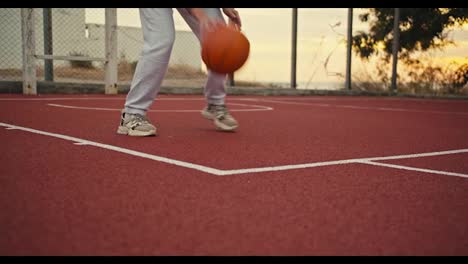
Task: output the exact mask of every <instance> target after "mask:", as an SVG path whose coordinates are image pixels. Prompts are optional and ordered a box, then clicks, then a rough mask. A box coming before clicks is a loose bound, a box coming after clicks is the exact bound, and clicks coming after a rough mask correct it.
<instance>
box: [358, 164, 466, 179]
mask: <svg viewBox="0 0 468 264" xmlns="http://www.w3.org/2000/svg"><path fill="white" fill-rule="evenodd" d="M359 163H363V164H369V165H374V166H381V167H389V168H394V169H401V170H410V171H419V172H427V173H434V174H442V175H448V176H458V177H463V178H468V174H462V173H455V172H449V171H438V170H429V169H422V168H415V167H408V166H402V165H396V164H387V163H380V162H373V161H361V162H359Z"/></svg>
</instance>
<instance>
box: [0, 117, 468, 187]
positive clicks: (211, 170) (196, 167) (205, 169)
mask: <svg viewBox="0 0 468 264" xmlns="http://www.w3.org/2000/svg"><path fill="white" fill-rule="evenodd" d="M0 126H4V127H6V128H13V129H18V130H23V131H27V132H31V133H35V134H40V135H45V136H50V137H56V138H60V139H64V140H68V141H73V142H76V143H81V144H83V145H90V146H95V147H99V148H103V149H108V150H113V151H116V152H121V153H125V154H129V155H132V156H137V157H141V158H146V159H151V160H156V161H160V162H164V163H168V164H172V165H176V166H180V167H184V168H189V169H194V170H198V171H202V172H206V173H209V174H213V175H217V176H226V175H235V174H245V173H258V172H269V171H283V170H292V169H304V168H312V167H322V166H330V165H342V164H352V163H365V164H369V165H376V164H379V166H382V165H381V163H377V162H372V161H373V160H390V159H402V158H417V157H428V156H439V155H448V154H457V153H464V152H468V148H467V149H456V150H447V151H437V152H427V153H415V154H407V155H396V156H384V157H370V158H358V159H346V160H335V161H325V162H313V163H306V164H296V165H282V166H273V167H262V168H248V169H237V170H220V169H215V168H211V167H207V166H203V165H199V164H194V163H190V162H185V161H180V160H175V159H170V158H165V157H161V156H156V155H152V154H148V153H144V152H139V151H135V150H130V149H125V148H121V147H117V146H113V145H108V144H102V143H98V142H94V141H90V140H85V139H80V138H76V137H71V136H66V135H62V134H57V133H50V132H45V131H41V130H37V129H32V128H27V127H21V126H15V125H11V124H6V123H1V122H0ZM370 163H376V164H370ZM385 165H387V164H385ZM392 166H393V165H392ZM395 166H398V165H395ZM395 166H394V167H395ZM387 167H391V166H387ZM395 168H398V169H406V170H415V168H411V167H408V168H404V166H398V167H395ZM420 170H424V169H420ZM423 172H430V173H436V172H438V171H433V170H425V171H423ZM444 173H450V172H444ZM439 174H440V173H439ZM447 175H448V174H447ZM451 176H460V177H464V178H465V177H466V176H468V175H465V174H457V175H455V174H453V173H452V174H451Z"/></svg>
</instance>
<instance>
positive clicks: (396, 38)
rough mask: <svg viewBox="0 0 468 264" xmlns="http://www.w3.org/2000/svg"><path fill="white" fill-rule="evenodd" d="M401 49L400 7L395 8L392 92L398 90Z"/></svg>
mask: <svg viewBox="0 0 468 264" xmlns="http://www.w3.org/2000/svg"><path fill="white" fill-rule="evenodd" d="M399 49H400V8H395V20H394V23H393V54H392V56H393V59H392V64H393V65H392V86H391V89H392V92H396V91H397V63H398V50H399Z"/></svg>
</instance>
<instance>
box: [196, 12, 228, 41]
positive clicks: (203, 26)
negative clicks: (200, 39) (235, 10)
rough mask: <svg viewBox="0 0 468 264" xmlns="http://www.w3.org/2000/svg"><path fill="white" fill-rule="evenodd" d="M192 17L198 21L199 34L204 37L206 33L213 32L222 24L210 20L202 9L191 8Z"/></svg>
mask: <svg viewBox="0 0 468 264" xmlns="http://www.w3.org/2000/svg"><path fill="white" fill-rule="evenodd" d="M190 11H191V13H192V15H193V16H194V17H195V18H196V19H197V20H198V23H199V24H200V33H201V35H204V34H205V33H206V32H209V31H212V30H214V28H215V27H216V26H218V25H219V24H220V23H222V22H221V21H219V20H216V19H212V18H210V17H208V15H207V14H206V13H205V11H203V9H202V8H191V10H190Z"/></svg>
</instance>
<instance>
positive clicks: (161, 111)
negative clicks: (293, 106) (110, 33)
mask: <svg viewBox="0 0 468 264" xmlns="http://www.w3.org/2000/svg"><path fill="white" fill-rule="evenodd" d="M47 105H48V106H54V107H60V108H70V109H80V110H100V111H121V110H122V109H121V108H104V107H83V106H73V105H63V104H47ZM228 105H239V106H246V107H257V108H256V109H255V108H254V109H230V110H229V112H255V111H271V110H273V107H268V106H262V105H250V104H237V103H228ZM148 112H159V113H190V112H197V113H199V112H201V110H200V109H197V110H177V109H175V110H148Z"/></svg>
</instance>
